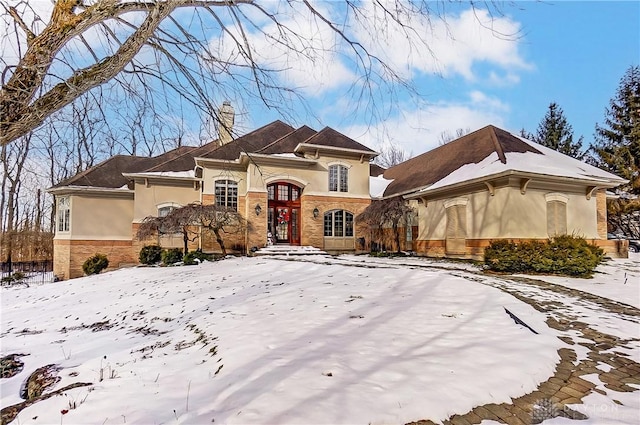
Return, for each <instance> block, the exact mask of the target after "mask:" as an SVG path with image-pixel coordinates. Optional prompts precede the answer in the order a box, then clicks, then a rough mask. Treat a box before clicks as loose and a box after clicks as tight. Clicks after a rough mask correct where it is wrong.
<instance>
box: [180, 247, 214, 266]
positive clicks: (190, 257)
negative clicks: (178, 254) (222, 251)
mask: <svg viewBox="0 0 640 425" xmlns="http://www.w3.org/2000/svg"><path fill="white" fill-rule="evenodd" d="M212 258H213V256H212V255H211V254H205V253H204V252H202V250H200V249H197V250H195V251H190V252H187V253H186V254H185V256H184V258H183V259H182V261H183V262H184V264H185V265H186V266H193V265H195V264H199V263H201V262H203V261H205V260H207V261H210V260H211V259H212ZM196 260H199V261H196Z"/></svg>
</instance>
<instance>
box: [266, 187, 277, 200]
mask: <svg viewBox="0 0 640 425" xmlns="http://www.w3.org/2000/svg"><path fill="white" fill-rule="evenodd" d="M275 196H276V188H275V186H273V185H270V186H267V199H269V200H270V201H273V200H274V199H275Z"/></svg>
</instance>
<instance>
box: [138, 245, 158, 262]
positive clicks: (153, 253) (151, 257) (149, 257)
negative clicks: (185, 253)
mask: <svg viewBox="0 0 640 425" xmlns="http://www.w3.org/2000/svg"><path fill="white" fill-rule="evenodd" d="M138 259H139V260H140V262H141V263H142V264H155V263H159V262H160V260H161V259H162V248H160V247H159V246H158V245H145V246H143V247H142V249H141V250H140V255H139V256H138Z"/></svg>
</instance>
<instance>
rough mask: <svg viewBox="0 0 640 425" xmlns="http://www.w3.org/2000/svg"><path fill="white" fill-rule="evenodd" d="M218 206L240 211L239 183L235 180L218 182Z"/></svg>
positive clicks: (216, 186) (216, 185)
mask: <svg viewBox="0 0 640 425" xmlns="http://www.w3.org/2000/svg"><path fill="white" fill-rule="evenodd" d="M215 193H216V205H217V206H219V207H227V208H233V209H234V210H237V209H238V183H237V182H234V181H233V180H216V182H215Z"/></svg>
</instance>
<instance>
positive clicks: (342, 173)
mask: <svg viewBox="0 0 640 425" xmlns="http://www.w3.org/2000/svg"><path fill="white" fill-rule="evenodd" d="M349 168H351V167H350V166H348V165H345V164H343V163H336V164H330V165H329V168H328V173H327V174H328V176H327V178H328V189H329V192H339V193H348V192H349ZM334 173H335V177H334V175H333V174H334ZM334 179H335V182H334V181H333V180H334ZM332 183H335V184H332Z"/></svg>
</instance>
